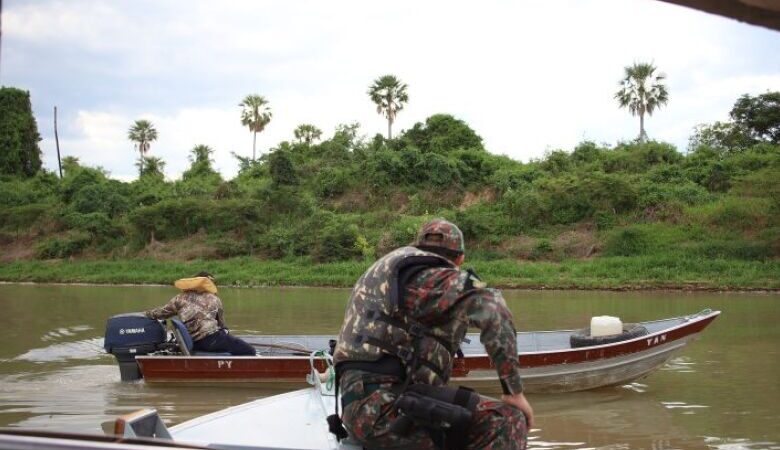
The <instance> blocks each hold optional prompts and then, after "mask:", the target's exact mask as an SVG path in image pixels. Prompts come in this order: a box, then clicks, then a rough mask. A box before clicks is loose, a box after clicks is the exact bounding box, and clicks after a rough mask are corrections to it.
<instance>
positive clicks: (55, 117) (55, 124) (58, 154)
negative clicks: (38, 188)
mask: <svg viewBox="0 0 780 450" xmlns="http://www.w3.org/2000/svg"><path fill="white" fill-rule="evenodd" d="M1 1H3V0H0V2H1ZM54 142H55V143H56V144H57V165H58V166H59V168H60V179H62V158H60V137H59V135H58V134H57V107H56V106H55V107H54Z"/></svg>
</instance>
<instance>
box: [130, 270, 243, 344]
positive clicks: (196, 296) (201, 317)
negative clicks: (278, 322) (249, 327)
mask: <svg viewBox="0 0 780 450" xmlns="http://www.w3.org/2000/svg"><path fill="white" fill-rule="evenodd" d="M174 285H175V286H176V287H177V288H179V289H181V290H182V292H181V293H180V294H179V295H177V296H175V297H173V298H172V299H171V300H170V301H169V302H168V303H167V304H166V305H165V306H162V307H160V308H155V309H150V310H148V311H144V314H145V315H146V317H148V318H150V319H167V318H169V317H173V316H176V315H178V316H179V318H180V319H181V321H182V322H183V323H184V326H186V327H187V331H189V333H190V336H192V340H193V343H194V345H193V348H194V350H195V351H202V352H214V353H230V354H232V355H255V354H256V353H255V349H254V347H252V346H251V345H249V344H248V343H246V342H245V341H243V340H241V339H239V338H237V337H235V336H231V335H230V334H229V333H228V330H227V328H225V317H224V311H223V309H222V300H220V299H219V297H217V296H216V293H217V286H216V285H215V284H214V277H213V276H212V275H211V274H210V273H208V272H200V273H198V274H197V275H196V276H195V277H193V278H183V279H181V280H178V281H176V283H174Z"/></svg>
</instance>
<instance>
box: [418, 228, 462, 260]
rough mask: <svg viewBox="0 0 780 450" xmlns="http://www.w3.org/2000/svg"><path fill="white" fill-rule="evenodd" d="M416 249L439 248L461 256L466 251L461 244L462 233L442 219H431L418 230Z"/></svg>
mask: <svg viewBox="0 0 780 450" xmlns="http://www.w3.org/2000/svg"><path fill="white" fill-rule="evenodd" d="M414 245H415V246H416V247H439V248H445V249H448V250H451V251H453V252H455V253H458V254H461V253H464V252H465V251H466V246H465V244H464V242H463V232H461V231H460V228H458V227H457V225H455V224H454V223H452V222H449V221H447V220H444V219H433V220H431V221H429V222H427V223H426V224H424V225H423V226H422V227H421V228H420V232H419V233H417V239H416V240H415V241H414Z"/></svg>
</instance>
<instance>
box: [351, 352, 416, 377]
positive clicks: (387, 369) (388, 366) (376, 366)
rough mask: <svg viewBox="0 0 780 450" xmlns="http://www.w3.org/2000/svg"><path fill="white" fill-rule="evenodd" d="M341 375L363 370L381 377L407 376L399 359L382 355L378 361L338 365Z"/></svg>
mask: <svg viewBox="0 0 780 450" xmlns="http://www.w3.org/2000/svg"><path fill="white" fill-rule="evenodd" d="M337 367H338V371H339V373H344V372H345V371H347V370H362V371H364V372H370V373H375V374H379V375H392V376H396V377H398V379H399V380H401V379H403V378H404V376H405V375H406V372H405V371H404V365H403V364H402V363H401V360H400V359H398V357H396V356H393V355H387V354H385V355H382V357H381V358H379V359H378V360H376V361H342V362H340V363H338V364H337Z"/></svg>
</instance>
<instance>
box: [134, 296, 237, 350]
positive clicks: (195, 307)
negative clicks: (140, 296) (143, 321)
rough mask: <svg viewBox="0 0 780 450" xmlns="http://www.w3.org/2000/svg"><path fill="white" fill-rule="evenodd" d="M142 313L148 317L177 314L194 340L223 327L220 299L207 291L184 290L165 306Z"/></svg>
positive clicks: (223, 320)
mask: <svg viewBox="0 0 780 450" xmlns="http://www.w3.org/2000/svg"><path fill="white" fill-rule="evenodd" d="M144 314H145V315H146V317H148V318H150V319H167V318H169V317H173V316H176V315H178V316H179V318H181V321H182V322H184V325H185V326H186V327H187V331H189V332H190V335H192V340H194V341H197V340H200V339H203V338H204V337H206V336H208V335H210V334H213V333H216V332H217V331H219V330H220V329H221V328H224V327H225V319H224V315H223V310H222V301H221V300H220V299H219V297H217V296H216V295H214V294H209V293H208V292H194V291H184V292H182V293H181V294H179V295H177V296H175V297H173V298H172V299H171V300H170V301H169V302H168V303H167V304H166V305H165V306H162V307H160V308H155V309H150V310H148V311H144Z"/></svg>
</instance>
